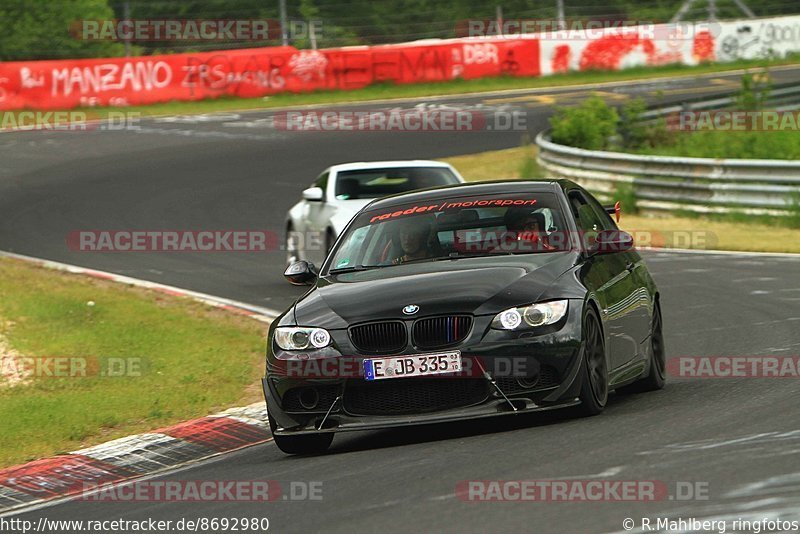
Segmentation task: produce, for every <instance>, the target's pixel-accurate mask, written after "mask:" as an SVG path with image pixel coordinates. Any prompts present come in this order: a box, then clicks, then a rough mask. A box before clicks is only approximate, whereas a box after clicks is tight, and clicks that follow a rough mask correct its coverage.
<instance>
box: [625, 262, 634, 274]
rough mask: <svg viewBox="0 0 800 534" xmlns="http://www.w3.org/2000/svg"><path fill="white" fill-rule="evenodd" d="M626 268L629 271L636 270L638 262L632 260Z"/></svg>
mask: <svg viewBox="0 0 800 534" xmlns="http://www.w3.org/2000/svg"><path fill="white" fill-rule="evenodd" d="M625 268H626V269H627V270H628V272H629V273H632V272H633V271H634V269H636V264H635V263H634V262H632V261H629V262H628V263H627V264H626V265H625Z"/></svg>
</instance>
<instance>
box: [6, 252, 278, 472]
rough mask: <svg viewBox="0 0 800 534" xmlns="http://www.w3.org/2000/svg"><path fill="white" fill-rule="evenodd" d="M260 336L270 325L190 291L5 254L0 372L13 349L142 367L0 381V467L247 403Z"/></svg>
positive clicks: (253, 394)
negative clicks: (125, 372) (136, 284)
mask: <svg viewBox="0 0 800 534" xmlns="http://www.w3.org/2000/svg"><path fill="white" fill-rule="evenodd" d="M89 301H92V302H94V303H95V304H94V305H93V306H90V305H87V302H89ZM265 332H266V325H263V324H261V323H257V322H256V321H253V320H252V319H249V318H246V317H243V316H238V315H233V314H230V313H229V312H224V311H221V310H216V309H214V308H210V307H208V306H204V305H201V304H198V303H195V302H193V301H190V300H188V299H183V298H178V297H170V296H164V295H161V294H157V293H152V292H147V291H145V290H141V289H137V288H132V287H125V286H120V285H119V284H114V283H111V282H105V281H98V280H93V279H87V278H84V277H81V276H77V275H70V274H64V273H60V272H56V271H52V270H48V269H44V268H40V267H35V266H31V265H29V264H27V263H24V262H20V261H15V260H8V259H0V334H2V335H3V336H4V337H5V343H0V352H2V351H4V350H5V352H6V354H5V362H4V365H5V367H6V369H8V365H9V363H10V361H9V358H12V357H14V356H12V355H11V354H12V353H10V352H9V351H10V350H11V351H14V353H16V355H17V357H47V356H49V357H55V356H58V357H74V358H82V357H86V358H90V360H89V361H90V362H91V361H93V360H91V359H92V358H123V359H133V360H128V361H129V362H130V361H138V362H139V363H140V364H141V372H136V373H133V375H134V376H113V377H110V376H86V377H68V376H62V377H59V378H53V377H46V376H40V377H32V378H31V379H30V381H29V382H27V383H22V384H19V385H16V386H14V387H9V386H8V385H7V383H6V385H0V420H1V421H3V431H2V432H0V467H2V466H9V465H14V464H18V463H20V462H24V461H27V460H32V459H35V458H41V457H45V456H49V455H53V454H55V453H63V452H66V451H70V450H74V449H76V448H80V447H84V446H88V445H92V444H95V443H99V442H103V441H107V440H109V439H114V438H118V437H122V436H126V435H129V434H132V433H136V432H142V431H147V430H152V429H154V428H158V427H160V426H164V425H169V424H171V423H175V422H179V421H184V420H187V419H190V418H194V417H201V416H204V415H207V414H209V413H211V412H213V411H215V410H219V409H222V408H225V407H229V406H232V405H240V403H243V402H254V401H255V400H257V399H258V398H260V396H259V395H258V387H257V383H258V378H259V376H260V375H261V372H262V367H263V348H264V341H263V340H264V335H265ZM3 345H5V349H3ZM0 356H2V354H0ZM17 361H19V360H17ZM93 368H94V366H93V365H92V364H91V363H90V364H89V365H88V369H89V372H88V373H87V374H88V375H92V374H93V373H92V371H91V370H92V369H93ZM137 374H138V375H140V376H136V375H137Z"/></svg>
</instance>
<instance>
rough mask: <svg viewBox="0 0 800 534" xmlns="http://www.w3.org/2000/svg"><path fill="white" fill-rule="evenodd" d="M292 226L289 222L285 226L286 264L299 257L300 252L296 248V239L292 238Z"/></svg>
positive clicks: (288, 264)
mask: <svg viewBox="0 0 800 534" xmlns="http://www.w3.org/2000/svg"><path fill="white" fill-rule="evenodd" d="M293 232H294V226H292V224H291V223H289V225H288V226H287V227H286V238H285V240H284V244H285V246H286V266H287V267H288V266H290V265H291V264H293V263H294V262H296V261H297V260H299V259H300V252H299V251H298V250H297V240H296V239H293V238H292V233H293Z"/></svg>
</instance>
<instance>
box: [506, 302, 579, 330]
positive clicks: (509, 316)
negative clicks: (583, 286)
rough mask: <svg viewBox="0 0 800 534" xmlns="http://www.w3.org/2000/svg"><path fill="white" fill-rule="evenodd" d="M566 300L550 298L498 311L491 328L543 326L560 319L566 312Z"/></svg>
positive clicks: (507, 328)
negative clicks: (546, 300) (545, 300)
mask: <svg viewBox="0 0 800 534" xmlns="http://www.w3.org/2000/svg"><path fill="white" fill-rule="evenodd" d="M567 302H568V301H566V300H551V301H550V302H540V303H539V304H531V305H530V306H521V307H519V308H509V309H507V310H505V311H501V312H500V313H498V314H497V315H496V316H495V318H494V319H493V320H492V328H495V329H498V330H516V329H517V328H520V327H521V328H526V327H531V326H545V325H549V324H553V323H557V322H558V321H560V320H561V319H562V318H563V317H564V315H566V313H567Z"/></svg>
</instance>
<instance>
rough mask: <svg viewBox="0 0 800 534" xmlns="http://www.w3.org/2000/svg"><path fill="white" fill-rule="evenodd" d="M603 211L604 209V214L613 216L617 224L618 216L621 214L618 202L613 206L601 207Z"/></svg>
mask: <svg viewBox="0 0 800 534" xmlns="http://www.w3.org/2000/svg"><path fill="white" fill-rule="evenodd" d="M603 209H605V210H606V213H608V214H609V215H613V216H614V217H615V218H616V219H617V222H619V219H620V215H621V214H622V208H621V207H620V203H619V200H618V201H616V202H615V203H614V205H613V206H603Z"/></svg>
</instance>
